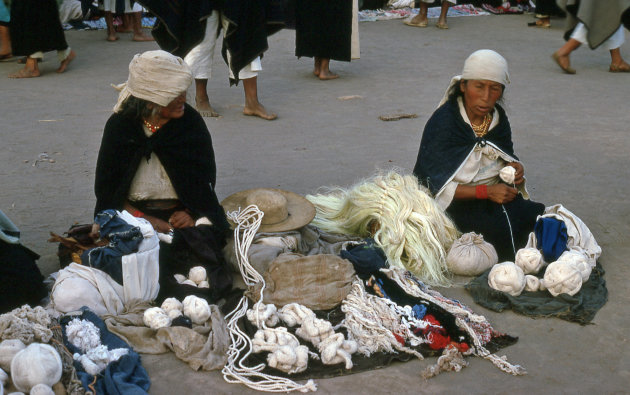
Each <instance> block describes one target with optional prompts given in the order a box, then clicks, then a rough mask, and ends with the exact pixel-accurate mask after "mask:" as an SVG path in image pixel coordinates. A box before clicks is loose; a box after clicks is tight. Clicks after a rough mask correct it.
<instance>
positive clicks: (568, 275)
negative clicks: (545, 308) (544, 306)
mask: <svg viewBox="0 0 630 395" xmlns="http://www.w3.org/2000/svg"><path fill="white" fill-rule="evenodd" d="M543 281H544V284H545V287H546V288H547V290H549V293H550V294H552V295H553V296H558V295H560V294H569V295H571V296H573V295H575V294H576V293H578V292H579V291H580V289H581V288H582V274H581V273H580V271H579V270H578V269H577V268H576V267H575V266H574V265H573V264H572V263H571V262H567V261H556V262H552V263H550V264H549V266H547V270H545V277H544V278H543Z"/></svg>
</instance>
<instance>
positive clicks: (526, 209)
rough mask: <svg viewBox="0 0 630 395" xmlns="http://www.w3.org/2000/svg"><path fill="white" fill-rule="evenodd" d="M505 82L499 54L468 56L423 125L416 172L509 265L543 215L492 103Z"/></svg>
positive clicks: (453, 215) (455, 218) (509, 134)
mask: <svg viewBox="0 0 630 395" xmlns="http://www.w3.org/2000/svg"><path fill="white" fill-rule="evenodd" d="M508 83H509V74H508V67H507V62H506V60H505V59H504V58H503V57H502V56H501V55H499V54H498V53H496V52H494V51H491V50H487V49H484V50H479V51H476V52H474V53H473V54H471V55H470V56H469V57H468V59H466V62H465V63H464V69H463V71H462V75H460V76H457V77H454V78H453V79H452V81H451V84H450V86H449V88H448V89H447V91H446V94H445V95H444V98H443V99H442V101H441V103H440V106H439V108H438V109H437V110H436V111H435V112H434V113H433V115H432V116H431V118H430V119H429V121H428V122H427V124H426V126H425V129H424V133H423V135H422V141H421V143H420V150H419V153H418V159H417V162H416V165H415V167H414V174H415V175H416V176H417V177H418V178H419V180H420V182H421V183H423V184H424V185H425V186H427V187H428V188H429V189H430V190H431V192H432V193H433V194H434V195H435V199H436V200H437V202H438V204H439V205H440V206H441V207H442V208H444V209H446V212H447V213H448V214H449V215H450V217H451V218H452V219H453V221H454V222H455V224H456V225H457V227H458V229H459V230H460V231H461V232H471V231H474V232H476V233H480V234H482V235H483V237H484V239H485V240H486V241H488V242H490V243H491V244H493V245H494V247H495V249H496V251H497V254H498V256H499V260H513V259H514V255H515V253H516V251H517V250H518V249H519V248H521V247H524V246H525V245H526V244H527V237H528V235H529V233H530V232H531V231H532V230H533V229H534V225H535V223H536V218H537V216H538V215H541V214H543V211H544V210H545V206H544V205H543V204H541V203H535V202H532V201H530V200H528V198H529V195H528V193H527V190H526V188H525V178H524V168H523V165H522V164H521V162H520V161H519V159H518V157H517V156H516V155H515V154H514V149H513V144H512V131H511V129H510V124H509V122H508V119H507V116H506V114H505V111H504V110H503V108H502V107H501V106H500V105H499V104H498V103H500V101H501V99H502V97H503V93H504V91H505V87H506V85H507V84H508ZM506 166H510V167H512V168H513V169H514V171H513V172H512V173H513V177H512V176H511V175H510V178H512V179H507V178H506V179H507V181H508V182H505V181H502V178H501V177H500V176H499V175H500V173H506V172H507V171H506V170H503V171H502V169H503V168H504V167H506ZM507 173H509V172H507Z"/></svg>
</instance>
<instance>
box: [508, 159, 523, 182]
mask: <svg viewBox="0 0 630 395" xmlns="http://www.w3.org/2000/svg"><path fill="white" fill-rule="evenodd" d="M508 166H512V167H513V168H515V169H516V174H514V184H516V185H521V184H522V183H523V181H525V179H524V178H523V176H524V175H525V168H524V167H523V165H522V164H521V162H510V163H508Z"/></svg>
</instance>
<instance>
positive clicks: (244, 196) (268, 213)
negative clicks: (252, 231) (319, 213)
mask: <svg viewBox="0 0 630 395" xmlns="http://www.w3.org/2000/svg"><path fill="white" fill-rule="evenodd" d="M252 204H253V205H256V206H257V207H258V209H259V210H260V211H262V212H263V213H265V215H264V216H263V218H262V223H261V225H260V228H259V229H258V231H259V232H286V231H289V230H294V229H298V228H301V227H303V226H305V225H308V224H309V223H310V222H311V221H312V220H313V218H315V206H313V204H312V203H311V202H309V201H308V200H306V198H304V197H303V196H300V195H298V194H297V193H293V192H289V191H285V190H282V189H274V188H255V189H247V190H245V191H240V192H236V193H234V194H232V195H230V196H228V197H227V198H225V199H224V200H223V201H222V202H221V205H222V206H223V208H224V209H225V211H226V212H228V211H235V210H238V209H239V208H241V209H244V208H245V207H247V206H249V205H252ZM230 223H231V221H230ZM231 225H232V227H234V224H232V223H231Z"/></svg>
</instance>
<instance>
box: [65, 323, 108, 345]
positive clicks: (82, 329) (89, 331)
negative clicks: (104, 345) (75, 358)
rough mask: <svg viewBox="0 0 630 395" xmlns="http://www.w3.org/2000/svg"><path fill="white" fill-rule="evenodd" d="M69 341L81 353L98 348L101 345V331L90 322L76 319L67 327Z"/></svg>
mask: <svg viewBox="0 0 630 395" xmlns="http://www.w3.org/2000/svg"><path fill="white" fill-rule="evenodd" d="M66 337H67V338H68V341H69V342H70V343H71V344H72V345H73V346H75V347H77V348H78V349H79V350H81V352H86V351H87V350H89V349H91V348H94V347H98V346H99V345H100V344H101V331H100V330H99V329H98V328H97V327H96V325H94V324H93V323H92V322H90V321H88V320H82V319H79V318H75V319H73V320H72V321H70V322H68V325H66Z"/></svg>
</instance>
